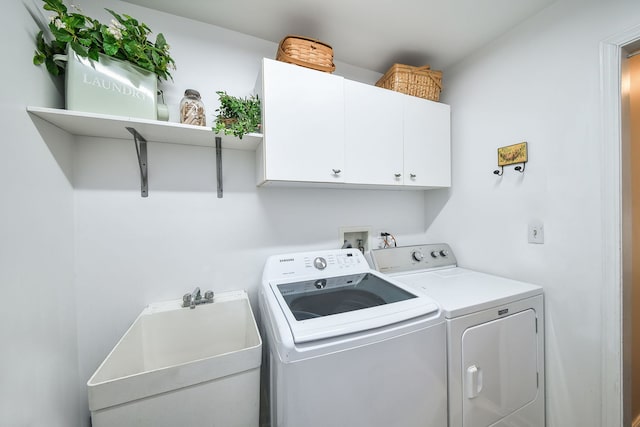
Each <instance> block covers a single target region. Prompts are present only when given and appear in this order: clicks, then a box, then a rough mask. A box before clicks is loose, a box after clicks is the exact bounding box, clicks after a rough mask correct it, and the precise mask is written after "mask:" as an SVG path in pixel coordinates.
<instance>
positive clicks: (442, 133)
mask: <svg viewBox="0 0 640 427" xmlns="http://www.w3.org/2000/svg"><path fill="white" fill-rule="evenodd" d="M404 185H410V186H418V187H450V186H451V109H450V107H449V106H448V105H446V104H441V103H438V102H434V101H429V100H426V99H421V98H416V97H415V96H405V97H404Z"/></svg>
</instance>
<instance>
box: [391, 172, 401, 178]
mask: <svg viewBox="0 0 640 427" xmlns="http://www.w3.org/2000/svg"><path fill="white" fill-rule="evenodd" d="M393 176H395V177H396V178H400V177H401V176H402V174H401V173H394V174H393Z"/></svg>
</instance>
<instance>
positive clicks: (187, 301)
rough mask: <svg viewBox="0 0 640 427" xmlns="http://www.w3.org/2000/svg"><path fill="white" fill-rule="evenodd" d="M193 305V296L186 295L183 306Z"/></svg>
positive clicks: (183, 298)
mask: <svg viewBox="0 0 640 427" xmlns="http://www.w3.org/2000/svg"><path fill="white" fill-rule="evenodd" d="M190 305H191V294H184V295H183V296H182V306H183V307H189V306H190Z"/></svg>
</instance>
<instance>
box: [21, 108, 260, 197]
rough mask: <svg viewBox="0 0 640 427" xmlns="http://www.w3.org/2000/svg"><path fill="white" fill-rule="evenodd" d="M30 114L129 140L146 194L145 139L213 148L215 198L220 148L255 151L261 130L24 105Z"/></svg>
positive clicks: (85, 132)
mask: <svg viewBox="0 0 640 427" xmlns="http://www.w3.org/2000/svg"><path fill="white" fill-rule="evenodd" d="M27 112H28V113H29V114H30V115H31V116H32V117H34V116H35V117H39V118H41V119H42V120H45V121H46V122H49V123H51V124H52V125H54V126H56V127H58V128H60V129H63V130H65V131H66V132H69V133H70V134H72V135H79V136H93V137H102V138H114V139H126V140H132V139H133V142H134V144H135V146H136V153H137V156H138V163H139V165H140V193H141V195H142V197H147V196H148V194H149V192H148V183H147V167H148V163H147V142H161V143H168V144H182V145H195V146H204V147H211V148H215V150H216V170H217V174H216V175H217V179H218V198H222V149H223V148H226V149H231V150H248V151H255V150H256V147H257V146H258V144H259V143H260V142H261V141H262V134H258V133H250V134H247V135H244V137H243V138H242V139H240V138H236V137H235V136H229V135H216V134H215V133H214V132H213V130H211V128H210V127H206V126H193V125H185V124H181V123H171V122H161V121H157V120H147V119H138V118H131V117H121V116H112V115H108V114H98V113H85V112H80V111H70V110H61V109H56V108H43V107H27Z"/></svg>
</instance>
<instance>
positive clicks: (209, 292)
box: [204, 291, 213, 302]
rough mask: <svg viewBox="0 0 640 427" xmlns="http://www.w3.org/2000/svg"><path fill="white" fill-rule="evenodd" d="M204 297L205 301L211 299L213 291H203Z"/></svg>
mask: <svg viewBox="0 0 640 427" xmlns="http://www.w3.org/2000/svg"><path fill="white" fill-rule="evenodd" d="M204 299H206V300H207V301H209V302H210V301H213V291H206V292H205V293H204Z"/></svg>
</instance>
